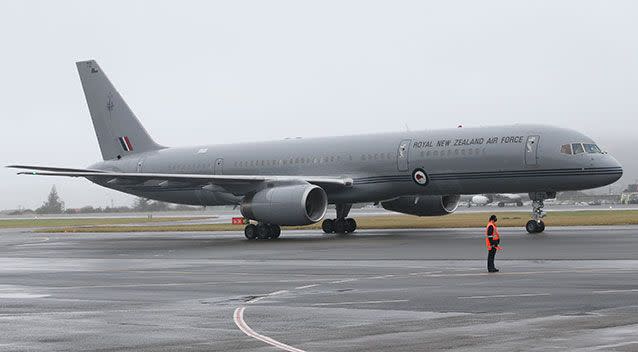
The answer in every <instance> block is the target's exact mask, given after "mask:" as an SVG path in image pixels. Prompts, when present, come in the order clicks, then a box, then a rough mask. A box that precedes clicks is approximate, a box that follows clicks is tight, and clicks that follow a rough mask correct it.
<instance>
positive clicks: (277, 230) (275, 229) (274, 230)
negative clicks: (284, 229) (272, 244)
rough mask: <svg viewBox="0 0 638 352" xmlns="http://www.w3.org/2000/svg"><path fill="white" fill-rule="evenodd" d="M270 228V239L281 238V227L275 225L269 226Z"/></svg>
mask: <svg viewBox="0 0 638 352" xmlns="http://www.w3.org/2000/svg"><path fill="white" fill-rule="evenodd" d="M268 227H269V228H270V238H271V239H277V238H279V235H281V227H279V225H275V224H270V225H268Z"/></svg>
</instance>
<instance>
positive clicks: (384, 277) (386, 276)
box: [368, 274, 396, 280]
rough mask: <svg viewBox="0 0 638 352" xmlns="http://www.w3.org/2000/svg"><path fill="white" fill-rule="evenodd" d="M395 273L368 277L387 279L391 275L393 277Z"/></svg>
mask: <svg viewBox="0 0 638 352" xmlns="http://www.w3.org/2000/svg"><path fill="white" fill-rule="evenodd" d="M395 276H396V275H393V274H390V275H381V276H371V277H369V278H368V279H370V280H376V279H389V278H391V277H395Z"/></svg>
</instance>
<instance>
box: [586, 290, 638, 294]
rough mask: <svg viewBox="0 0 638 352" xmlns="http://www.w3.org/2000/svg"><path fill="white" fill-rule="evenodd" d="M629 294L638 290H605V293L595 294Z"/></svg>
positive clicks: (597, 292)
mask: <svg viewBox="0 0 638 352" xmlns="http://www.w3.org/2000/svg"><path fill="white" fill-rule="evenodd" d="M629 292H638V289H629V290H605V291H594V292H593V293H594V294H599V295H604V294H607V293H629Z"/></svg>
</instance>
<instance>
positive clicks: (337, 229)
mask: <svg viewBox="0 0 638 352" xmlns="http://www.w3.org/2000/svg"><path fill="white" fill-rule="evenodd" d="M351 208H352V204H337V205H336V210H337V218H336V219H326V220H324V221H323V223H321V229H322V230H323V232H325V233H353V232H355V231H356V230H357V222H356V221H355V220H354V219H353V218H349V217H348V213H350V209H351Z"/></svg>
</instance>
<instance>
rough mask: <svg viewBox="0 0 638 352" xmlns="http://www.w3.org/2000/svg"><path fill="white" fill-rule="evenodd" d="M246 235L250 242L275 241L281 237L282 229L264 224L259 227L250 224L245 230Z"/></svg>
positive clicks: (261, 223)
mask: <svg viewBox="0 0 638 352" xmlns="http://www.w3.org/2000/svg"><path fill="white" fill-rule="evenodd" d="M244 235H245V236H246V238H247V239H249V240H274V239H277V238H279V235H281V227H279V225H275V224H266V223H263V222H260V223H259V224H257V225H253V224H248V225H246V227H245V228H244Z"/></svg>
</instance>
